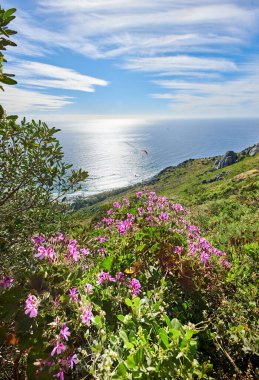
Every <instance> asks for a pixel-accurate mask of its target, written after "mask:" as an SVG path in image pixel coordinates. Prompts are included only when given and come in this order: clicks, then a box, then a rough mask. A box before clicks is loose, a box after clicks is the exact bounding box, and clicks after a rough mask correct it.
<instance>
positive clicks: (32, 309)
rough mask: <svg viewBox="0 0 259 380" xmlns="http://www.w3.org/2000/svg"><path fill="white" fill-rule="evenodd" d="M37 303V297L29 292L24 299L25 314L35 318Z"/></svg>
mask: <svg viewBox="0 0 259 380" xmlns="http://www.w3.org/2000/svg"><path fill="white" fill-rule="evenodd" d="M38 304H39V301H38V298H37V297H36V296H34V295H33V294H29V295H28V297H27V299H26V301H25V314H29V317H30V318H35V317H36V316H37V315H38Z"/></svg>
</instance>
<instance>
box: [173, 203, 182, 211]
mask: <svg viewBox="0 0 259 380" xmlns="http://www.w3.org/2000/svg"><path fill="white" fill-rule="evenodd" d="M172 209H173V210H175V211H178V212H179V211H183V210H184V208H183V206H182V205H180V204H179V203H176V204H172Z"/></svg>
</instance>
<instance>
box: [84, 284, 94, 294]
mask: <svg viewBox="0 0 259 380" xmlns="http://www.w3.org/2000/svg"><path fill="white" fill-rule="evenodd" d="M85 292H86V294H87V295H89V294H92V293H93V285H92V284H86V286H85Z"/></svg>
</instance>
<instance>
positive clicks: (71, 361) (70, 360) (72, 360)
mask: <svg viewBox="0 0 259 380" xmlns="http://www.w3.org/2000/svg"><path fill="white" fill-rule="evenodd" d="M67 363H68V365H69V366H70V368H71V369H73V367H74V365H76V364H77V363H78V360H77V355H76V354H71V355H69V357H68V359H67Z"/></svg>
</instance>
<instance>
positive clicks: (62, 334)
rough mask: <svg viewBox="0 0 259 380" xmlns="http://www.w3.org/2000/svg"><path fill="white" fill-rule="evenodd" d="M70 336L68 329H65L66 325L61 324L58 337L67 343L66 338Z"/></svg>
mask: <svg viewBox="0 0 259 380" xmlns="http://www.w3.org/2000/svg"><path fill="white" fill-rule="evenodd" d="M70 335H71V333H70V331H69V328H68V327H67V325H66V323H62V328H61V330H60V333H59V336H60V337H62V338H64V339H65V340H66V341H68V337H69V336H70Z"/></svg>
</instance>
